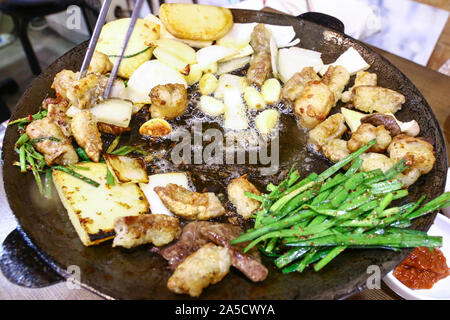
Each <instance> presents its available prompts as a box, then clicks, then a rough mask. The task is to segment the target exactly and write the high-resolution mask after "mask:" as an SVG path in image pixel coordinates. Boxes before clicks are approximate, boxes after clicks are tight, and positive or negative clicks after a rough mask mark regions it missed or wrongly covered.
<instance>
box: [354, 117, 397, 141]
mask: <svg viewBox="0 0 450 320" xmlns="http://www.w3.org/2000/svg"><path fill="white" fill-rule="evenodd" d="M361 123H370V124H371V125H373V126H375V127H378V126H381V125H382V126H384V128H385V129H387V130H388V131H389V132H390V133H391V136H392V137H395V136H396V135H398V134H400V133H401V132H402V131H401V128H400V126H399V125H398V123H397V121H396V120H395V118H394V117H393V116H391V115H387V114H382V113H372V114H369V115H367V116H365V117H363V118H361Z"/></svg>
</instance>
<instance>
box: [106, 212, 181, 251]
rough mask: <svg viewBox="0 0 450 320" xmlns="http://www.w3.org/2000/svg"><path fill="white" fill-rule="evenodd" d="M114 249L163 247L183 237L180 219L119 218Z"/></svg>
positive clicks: (164, 217) (167, 217) (115, 224)
mask: <svg viewBox="0 0 450 320" xmlns="http://www.w3.org/2000/svg"><path fill="white" fill-rule="evenodd" d="M114 231H115V233H116V237H115V238H114V242H113V247H116V246H122V247H125V248H132V247H135V246H138V245H141V244H145V243H153V244H154V245H155V246H163V245H165V244H168V243H170V242H172V241H173V240H174V239H175V238H178V237H179V236H180V235H181V227H180V225H179V221H178V218H175V217H171V216H168V215H165V214H144V215H139V216H127V217H120V218H117V219H116V221H115V222H114Z"/></svg>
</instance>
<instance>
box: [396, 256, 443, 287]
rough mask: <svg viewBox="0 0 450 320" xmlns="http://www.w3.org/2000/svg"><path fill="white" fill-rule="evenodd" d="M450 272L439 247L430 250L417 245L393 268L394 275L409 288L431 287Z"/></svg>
mask: <svg viewBox="0 0 450 320" xmlns="http://www.w3.org/2000/svg"><path fill="white" fill-rule="evenodd" d="M449 274H450V268H449V267H448V266H447V261H446V259H445V257H444V255H443V254H442V251H441V250H439V249H436V248H435V249H434V250H433V252H431V251H430V250H429V249H428V248H425V247H419V248H416V249H414V251H413V252H412V253H411V254H410V255H409V257H407V258H406V259H405V260H403V262H402V263H401V264H400V265H399V266H398V267H397V268H396V269H395V270H394V276H395V277H396V278H397V279H398V280H399V281H400V282H401V283H403V284H404V285H405V286H407V287H408V288H410V289H431V288H432V287H433V285H434V284H435V283H436V282H438V281H439V280H441V279H444V278H446V277H447V276H448V275H449Z"/></svg>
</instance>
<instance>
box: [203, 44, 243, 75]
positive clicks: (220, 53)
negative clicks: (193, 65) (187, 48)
mask: <svg viewBox="0 0 450 320" xmlns="http://www.w3.org/2000/svg"><path fill="white" fill-rule="evenodd" d="M238 53H239V52H238V51H237V50H234V49H230V48H227V47H222V46H218V45H213V46H210V47H206V48H203V49H200V50H198V51H197V63H198V64H199V65H200V67H201V68H202V69H204V68H206V67H208V66H209V65H211V64H213V63H214V62H217V61H219V60H222V59H224V58H228V57H232V56H234V55H236V54H238Z"/></svg>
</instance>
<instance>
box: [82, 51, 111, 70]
mask: <svg viewBox="0 0 450 320" xmlns="http://www.w3.org/2000/svg"><path fill="white" fill-rule="evenodd" d="M112 68H113V64H112V62H111V61H110V60H109V58H108V56H107V55H106V54H104V53H103V52H100V51H94V54H93V55H92V60H91V64H90V65H89V68H88V71H89V72H92V73H99V74H105V73H108V72H110V71H111V70H112Z"/></svg>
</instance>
